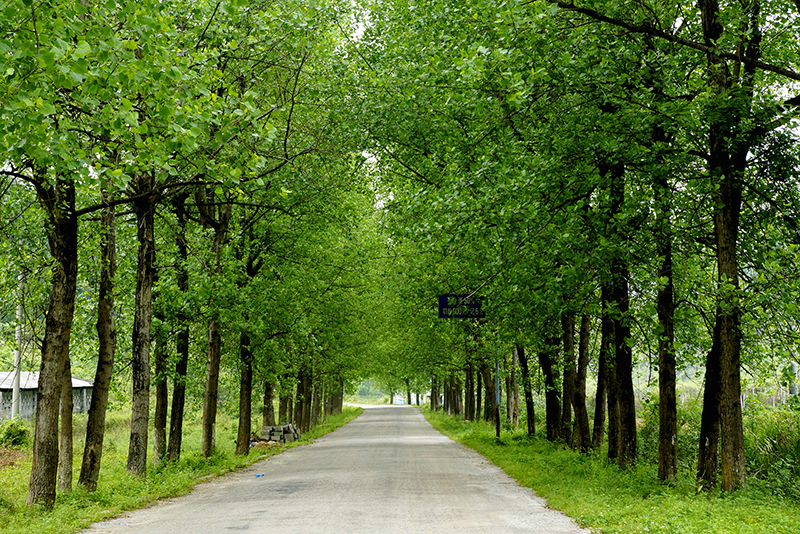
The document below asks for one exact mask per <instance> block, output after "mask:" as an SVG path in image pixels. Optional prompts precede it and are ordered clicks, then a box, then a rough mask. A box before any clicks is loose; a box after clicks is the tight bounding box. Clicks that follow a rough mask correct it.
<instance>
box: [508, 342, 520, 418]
mask: <svg viewBox="0 0 800 534" xmlns="http://www.w3.org/2000/svg"><path fill="white" fill-rule="evenodd" d="M518 367H519V355H518V354H517V351H516V350H515V351H514V352H513V354H512V356H511V369H509V372H508V375H509V377H508V390H509V391H510V393H511V394H510V396H509V400H508V403H509V405H510V406H511V410H510V412H511V416H510V419H511V425H512V426H513V427H514V428H517V427H519V386H518V384H517V368H518Z"/></svg>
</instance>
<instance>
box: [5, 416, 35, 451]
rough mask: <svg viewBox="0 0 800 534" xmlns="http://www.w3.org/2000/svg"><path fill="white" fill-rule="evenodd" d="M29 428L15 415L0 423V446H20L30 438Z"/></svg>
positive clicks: (25, 443)
mask: <svg viewBox="0 0 800 534" xmlns="http://www.w3.org/2000/svg"><path fill="white" fill-rule="evenodd" d="M30 432H31V431H30V429H29V428H28V425H26V424H25V422H24V421H23V420H22V419H20V418H18V417H15V418H13V419H6V420H5V421H3V422H1V423H0V447H22V446H24V445H27V444H28V441H29V440H30Z"/></svg>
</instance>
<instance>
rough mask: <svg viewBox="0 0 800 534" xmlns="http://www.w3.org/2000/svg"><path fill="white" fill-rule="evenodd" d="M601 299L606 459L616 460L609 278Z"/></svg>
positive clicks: (617, 414)
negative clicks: (605, 402)
mask: <svg viewBox="0 0 800 534" xmlns="http://www.w3.org/2000/svg"><path fill="white" fill-rule="evenodd" d="M600 292H601V297H600V298H601V300H602V303H603V331H604V334H605V335H604V338H605V339H604V341H603V343H606V339H607V343H608V344H607V346H606V347H605V351H604V352H603V353H602V356H603V358H604V359H605V364H606V365H605V377H606V379H605V384H606V394H607V395H606V397H607V399H608V459H609V460H612V461H617V458H618V456H619V435H620V409H619V385H618V384H617V368H616V360H615V358H614V351H615V347H616V342H615V336H616V328H615V322H614V318H613V314H614V313H615V312H614V310H613V307H614V301H613V299H614V288H613V284H612V283H611V281H610V280H608V281H604V282H603V285H602V287H601V290H600Z"/></svg>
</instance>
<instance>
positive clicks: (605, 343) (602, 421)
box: [592, 313, 613, 450]
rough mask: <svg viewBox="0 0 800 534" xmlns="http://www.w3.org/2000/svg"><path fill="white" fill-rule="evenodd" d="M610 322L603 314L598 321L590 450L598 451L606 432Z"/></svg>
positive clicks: (610, 338) (610, 337)
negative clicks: (595, 383) (595, 386)
mask: <svg viewBox="0 0 800 534" xmlns="http://www.w3.org/2000/svg"><path fill="white" fill-rule="evenodd" d="M612 337H613V336H612V334H611V321H610V320H609V317H608V314H606V313H603V314H602V317H601V320H600V356H599V362H598V365H597V392H596V393H595V402H594V424H593V427H592V449H594V450H599V449H600V447H601V446H602V445H603V437H604V436H605V430H606V402H607V398H606V397H607V395H606V388H607V385H606V384H607V383H608V368H609V359H610V353H609V347H610V346H611V343H612V341H611V340H612Z"/></svg>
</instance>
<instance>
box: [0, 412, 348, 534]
mask: <svg viewBox="0 0 800 534" xmlns="http://www.w3.org/2000/svg"><path fill="white" fill-rule="evenodd" d="M362 411H363V410H362V409H361V408H355V407H348V406H345V407H344V410H343V412H342V414H341V415H336V416H332V417H329V418H328V419H327V420H326V421H325V422H324V423H322V424H320V425H317V426H315V427H314V428H313V429H311V430H310V431H309V432H307V433H305V434H303V436H302V437H301V439H300V441H297V442H295V443H289V444H286V445H284V446H279V447H275V448H273V449H269V450H267V449H258V448H256V449H253V450H251V451H250V453H249V454H247V455H246V456H236V455H235V454H234V450H235V440H236V425H237V422H236V419H235V418H233V417H228V416H226V415H224V414H220V415H219V417H218V419H217V428H216V442H217V448H216V451H215V453H214V455H212V456H211V457H210V458H206V457H204V456H202V455H200V453H199V450H200V431H199V419H197V420H187V421H185V423H184V430H185V432H184V437H183V447H182V451H183V452H182V454H181V459H180V461H177V462H164V463H161V464H159V465H154V464H153V463H152V459H150V462H149V465H148V468H147V476H146V478H144V479H141V478H137V477H132V476H130V475H128V473H127V472H126V465H127V454H128V438H129V434H128V433H129V430H130V426H129V425H130V413H127V414H125V413H123V412H112V413H109V415H108V420H107V424H106V436H105V442H104V447H103V448H104V450H103V460H102V469H101V472H100V479H99V482H98V490H97V491H96V492H94V493H87V492H86V491H83V490H82V489H78V488H77V478H78V473H79V472H80V464H81V455H82V454H83V435H84V433H83V432H82V429H84V428H85V425H86V420H85V417H86V416H85V415H84V416H76V421H75V461H74V467H73V472H74V477H75V484H73V486H74V487H75V489H74V490H73V491H72V492H71V493H59V494H58V496H57V497H56V504H55V506H54V507H53V509H52V510H46V509H45V508H43V507H32V508H29V507H27V506H26V504H25V500H26V498H27V491H28V479H29V477H30V469H31V463H30V455H27V457H26V459H25V460H23V461H20V462H17V463H15V464H14V465H13V466H10V467H5V468H3V469H0V518H2V520H0V533H2V534H17V533H19V534H29V533H32V532H47V533H48V534H50V533H52V534H70V533H73V532H77V531H79V530H81V529H83V528H86V527H87V526H89V525H90V524H92V523H94V522H96V521H101V520H103V519H108V518H111V517H114V516H116V515H118V514H120V513H121V512H124V511H127V510H134V509H136V508H142V507H144V506H146V505H148V504H150V503H152V502H153V501H155V500H157V499H162V498H165V497H174V496H177V495H183V494H185V493H188V492H189V491H190V490H191V489H192V487H194V485H195V484H197V483H198V482H200V481H202V480H206V479H208V478H211V477H215V476H218V475H222V474H224V473H227V472H230V471H234V470H236V469H239V468H241V467H244V466H247V465H250V464H252V463H254V462H257V461H259V460H262V459H264V458H266V457H268V456H271V455H274V454H279V453H280V452H282V451H284V450H286V449H289V448H292V447H297V446H299V445H304V444H307V443H309V442H311V441H313V440H314V439H316V438H319V437H320V436H323V435H325V434H327V433H329V432H332V431H333V430H335V429H337V428H339V427H340V426H343V425H345V424H347V423H348V422H350V421H352V420H353V419H355V418H356V417H357V416H358V415H359V414H360V413H361V412H362ZM256 423H257V425H256ZM260 425H261V421H260V418H259V420H258V421H255V420H254V426H253V428H260ZM79 436H80V438H79ZM29 450H30V446H28V451H29ZM151 454H152V453H151Z"/></svg>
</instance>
